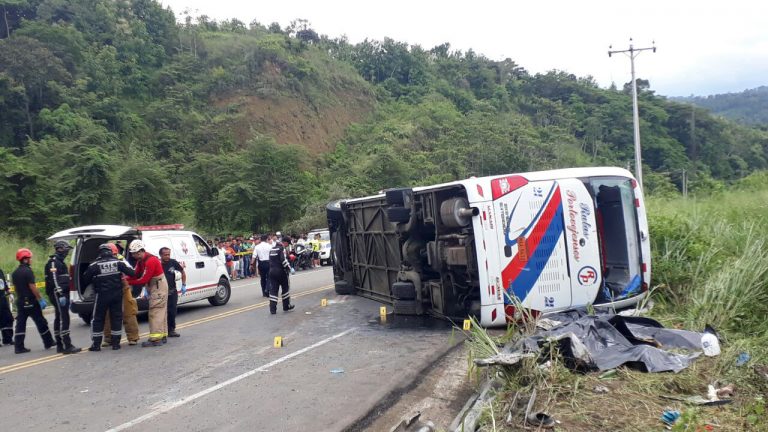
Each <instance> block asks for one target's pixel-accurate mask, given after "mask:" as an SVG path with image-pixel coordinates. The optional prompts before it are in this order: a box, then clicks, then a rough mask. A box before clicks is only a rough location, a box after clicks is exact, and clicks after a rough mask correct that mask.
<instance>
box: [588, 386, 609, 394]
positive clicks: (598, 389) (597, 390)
mask: <svg viewBox="0 0 768 432" xmlns="http://www.w3.org/2000/svg"><path fill="white" fill-rule="evenodd" d="M592 391H593V392H595V393H596V394H605V393H610V392H611V390H610V389H608V387H606V386H602V385H596V386H595V387H594V388H592Z"/></svg>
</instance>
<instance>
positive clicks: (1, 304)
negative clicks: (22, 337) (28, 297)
mask: <svg viewBox="0 0 768 432" xmlns="http://www.w3.org/2000/svg"><path fill="white" fill-rule="evenodd" d="M10 295H11V286H10V285H8V281H7V280H6V279H5V273H3V271H2V270H0V334H2V338H3V339H2V340H3V342H2V345H0V346H6V345H11V344H13V314H12V313H11V304H10V301H9V297H10Z"/></svg>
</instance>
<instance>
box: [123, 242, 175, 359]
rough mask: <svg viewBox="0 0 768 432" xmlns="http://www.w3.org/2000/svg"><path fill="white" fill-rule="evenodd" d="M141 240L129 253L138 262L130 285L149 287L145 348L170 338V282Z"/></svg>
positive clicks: (132, 244) (160, 343)
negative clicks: (147, 327) (147, 336)
mask: <svg viewBox="0 0 768 432" xmlns="http://www.w3.org/2000/svg"><path fill="white" fill-rule="evenodd" d="M145 248H146V246H145V245H144V242H142V241H141V240H134V241H133V242H131V244H130V245H129V246H128V252H130V253H131V256H133V258H134V259H135V260H136V274H137V275H140V276H138V277H129V278H128V279H127V280H128V283H129V284H130V285H147V292H148V293H149V340H147V341H145V342H142V343H141V346H143V347H153V346H160V345H162V344H163V343H165V341H166V340H167V337H168V282H167V281H166V279H165V272H164V271H163V265H162V264H161V263H160V259H158V258H157V257H156V256H154V255H152V254H150V253H149V252H147V251H146V250H145Z"/></svg>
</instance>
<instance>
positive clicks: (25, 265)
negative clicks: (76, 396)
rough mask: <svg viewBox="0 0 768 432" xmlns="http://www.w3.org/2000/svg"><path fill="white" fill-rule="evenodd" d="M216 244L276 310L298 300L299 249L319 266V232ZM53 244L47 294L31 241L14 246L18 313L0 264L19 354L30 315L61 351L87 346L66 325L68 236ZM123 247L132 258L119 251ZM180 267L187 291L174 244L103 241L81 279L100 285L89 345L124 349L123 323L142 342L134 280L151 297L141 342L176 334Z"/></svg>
mask: <svg viewBox="0 0 768 432" xmlns="http://www.w3.org/2000/svg"><path fill="white" fill-rule="evenodd" d="M211 244H215V245H216V246H217V248H218V250H219V254H218V256H219V258H220V259H221V260H222V262H223V263H224V265H226V267H227V268H228V270H229V275H230V277H231V279H232V280H237V279H243V278H249V277H259V278H260V282H261V283H260V285H261V291H262V295H263V296H264V297H269V309H270V313H271V314H276V313H277V305H278V303H282V308H283V311H285V312H288V311H291V310H292V309H293V308H294V305H293V304H292V303H291V299H290V287H289V283H288V275H289V274H292V273H295V271H296V269H297V268H298V267H300V266H301V259H300V258H299V257H298V256H303V257H306V261H307V264H306V266H305V267H304V268H314V267H319V266H320V257H319V252H320V248H321V242H320V235H319V234H318V235H316V236H313V238H312V239H309V238H308V235H307V234H303V235H302V236H299V237H296V239H295V240H293V238H292V237H291V236H287V235H285V236H284V235H282V234H281V233H280V232H277V233H275V234H264V235H259V236H257V235H254V236H252V237H248V238H243V237H232V236H228V237H227V238H225V239H215V241H214V242H211ZM53 247H54V253H53V254H52V255H50V257H49V259H48V261H47V262H46V263H45V267H44V276H45V296H43V293H42V292H41V290H40V289H38V287H37V284H36V282H35V275H34V272H33V271H32V269H31V263H32V252H31V251H30V250H29V249H26V248H22V249H19V250H18V251H17V253H16V261H18V263H19V266H18V267H17V268H16V270H14V272H13V273H12V274H11V277H10V279H11V281H12V283H13V287H14V288H15V299H16V300H15V306H16V317H15V319H14V316H13V313H12V311H11V308H10V298H11V296H10V284H9V283H8V279H6V276H5V274H4V273H3V272H2V270H0V335H1V336H2V346H8V345H14V347H15V352H16V354H23V353H26V352H29V351H30V350H29V349H28V348H27V347H26V346H25V339H26V327H27V320H28V319H32V321H33V322H34V323H35V326H36V327H37V331H38V333H39V334H40V337H41V338H42V340H43V345H44V347H45V349H49V348H52V347H53V346H56V352H57V353H61V354H73V353H77V352H80V351H81V350H82V349H81V348H79V347H77V346H75V345H74V344H73V343H72V340H71V337H70V330H69V326H70V319H69V306H70V301H71V300H70V288H69V287H70V273H69V270H68V266H67V264H66V262H65V259H66V258H67V255H68V254H69V252H70V250H71V249H72V247H71V246H70V245H69V243H68V242H66V241H63V240H59V241H57V242H56V243H55V244H54V245H53ZM126 247H127V249H128V250H127V252H128V254H127V258H126V257H124V256H123V255H122V254H123V253H124V252H125V249H126ZM297 255H298V256H297ZM177 273H180V275H181V293H182V295H183V294H184V293H185V292H186V273H185V271H184V267H183V266H182V265H180V264H179V263H178V262H177V261H176V260H174V259H173V258H171V250H170V249H169V248H167V247H163V248H161V249H160V250H159V251H158V256H155V255H153V254H151V253H150V252H149V251H147V250H146V246H145V245H144V243H143V242H142V241H141V240H133V241H132V242H130V243H129V244H127V245H122V244H121V243H120V242H112V243H110V242H107V243H104V244H102V245H100V246H99V257H98V259H96V260H95V261H94V262H93V263H91V264H90V265H89V267H88V268H87V270H86V271H85V273H84V274H83V276H82V279H81V280H80V283H81V284H83V286H88V285H89V284H93V286H94V291H95V293H96V294H95V299H94V308H93V316H92V321H91V346H90V347H89V348H88V350H89V351H100V350H101V348H102V347H103V346H111V347H112V349H113V350H118V349H120V343H121V339H122V335H123V327H125V333H126V337H127V339H128V344H129V345H136V344H138V340H139V327H138V321H137V319H136V315H137V313H138V307H137V303H136V299H135V298H134V296H133V290H132V288H131V287H132V286H136V287H143V296H145V297H147V299H148V302H149V338H148V340H147V341H145V342H143V343H142V344H141V345H142V346H143V347H156V346H162V345H164V344H166V343H167V341H168V337H179V336H180V335H179V333H177V332H176V305H177V302H178V293H177V287H176V279H177V277H176V275H177ZM46 296H47V300H46ZM49 301H50V302H51V306H53V308H54V314H55V316H54V322H53V333H51V330H50V328H49V325H48V321H47V320H46V318H45V317H44V316H43V310H44V309H45V308H46V307H48V302H49ZM14 321H15V328H14Z"/></svg>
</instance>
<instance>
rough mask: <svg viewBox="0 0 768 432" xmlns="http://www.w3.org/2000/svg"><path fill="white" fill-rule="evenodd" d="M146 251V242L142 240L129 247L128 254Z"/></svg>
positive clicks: (135, 241)
mask: <svg viewBox="0 0 768 432" xmlns="http://www.w3.org/2000/svg"><path fill="white" fill-rule="evenodd" d="M144 249H146V246H144V242H143V241H141V240H134V241H133V242H132V243H131V245H130V246H128V252H130V253H136V252H139V251H142V250H144Z"/></svg>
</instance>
